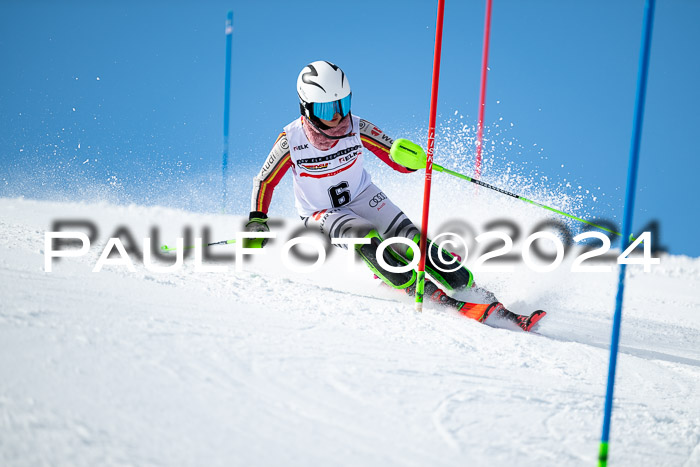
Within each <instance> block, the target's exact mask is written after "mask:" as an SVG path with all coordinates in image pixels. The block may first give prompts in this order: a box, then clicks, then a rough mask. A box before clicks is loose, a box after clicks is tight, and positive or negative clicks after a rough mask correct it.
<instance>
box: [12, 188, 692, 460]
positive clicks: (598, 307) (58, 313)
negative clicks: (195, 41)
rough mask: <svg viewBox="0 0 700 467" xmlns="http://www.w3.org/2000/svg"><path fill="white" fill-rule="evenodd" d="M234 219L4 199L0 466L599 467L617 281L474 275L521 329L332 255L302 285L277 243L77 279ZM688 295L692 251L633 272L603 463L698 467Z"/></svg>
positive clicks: (562, 275)
mask: <svg viewBox="0 0 700 467" xmlns="http://www.w3.org/2000/svg"><path fill="white" fill-rule="evenodd" d="M76 218H78V219H90V220H92V221H94V222H95V223H96V224H97V226H98V227H99V235H98V240H97V241H96V242H95V243H94V244H93V245H92V247H91V249H90V251H89V252H88V254H87V255H85V256H83V257H80V258H70V259H63V260H60V261H56V262H55V263H54V266H53V272H51V273H46V272H44V269H43V268H44V254H43V253H44V251H43V250H44V233H45V232H46V231H48V230H50V229H51V223H52V221H53V220H55V219H76ZM241 223H242V218H240V217H232V216H223V215H219V216H217V215H203V214H194V213H189V212H184V211H176V210H172V209H164V208H159V207H142V206H115V205H110V204H105V203H101V204H80V203H51V202H39V201H29V200H24V199H7V198H2V199H0V275H1V280H0V295H1V296H2V299H1V301H0V464H2V465H13V466H14V465H73V466H79V465H115V464H119V465H264V466H267V465H270V466H272V465H377V466H379V465H381V466H391V465H409V466H424V465H431V466H448V465H484V466H486V465H488V466H493V465H522V466H542V465H556V466H560V465H567V466H569V465H573V466H576V465H588V466H590V465H594V464H595V457H596V454H597V448H598V442H599V436H600V427H601V423H602V409H603V401H604V395H605V378H606V374H607V364H608V350H607V346H608V341H609V334H610V328H611V316H612V311H613V303H614V294H615V290H616V285H617V284H616V281H617V279H616V274H615V273H607V274H574V273H571V272H568V268H569V267H570V263H571V261H570V259H567V260H565V263H564V265H562V266H561V267H560V268H558V269H557V270H556V271H555V272H553V273H547V274H541V273H534V272H532V271H530V270H529V269H527V268H526V267H525V266H523V265H518V266H516V271H515V273H484V274H480V275H478V276H477V280H478V281H479V283H480V284H481V285H483V286H487V287H489V288H491V289H492V290H493V291H494V292H495V293H496V294H497V295H498V297H499V298H500V300H501V301H502V302H504V303H505V304H506V305H507V306H509V307H510V308H511V309H513V310H514V311H520V312H529V311H532V310H533V309H535V308H543V309H546V310H548V311H549V315H548V316H547V318H546V319H545V321H543V322H542V325H541V326H540V329H539V334H527V333H523V332H518V331H514V330H510V329H504V328H503V327H498V326H500V324H499V323H489V324H491V325H492V326H484V325H482V324H479V323H476V322H474V321H470V320H467V319H465V318H463V317H461V316H459V315H457V314H456V313H454V312H451V311H449V310H445V309H440V308H437V307H435V306H429V307H428V308H427V309H426V310H425V311H424V312H423V313H422V314H418V313H416V312H414V311H413V310H412V304H411V302H410V301H407V300H404V298H403V296H401V295H399V294H397V293H396V292H393V291H390V290H385V289H383V288H380V287H377V285H376V281H373V280H372V278H371V275H369V274H368V273H367V272H366V270H365V269H364V268H363V267H361V265H360V266H353V267H352V268H349V269H348V266H347V265H346V258H345V257H344V256H343V253H344V252H343V251H340V250H337V251H335V252H333V253H332V254H331V255H330V256H329V258H328V261H327V263H326V264H325V266H324V267H323V268H322V269H321V270H320V271H318V272H315V273H312V274H299V273H292V272H290V271H289V270H287V269H286V268H284V267H282V266H281V265H280V260H279V244H277V246H274V245H273V246H271V247H269V248H266V249H265V250H264V251H265V253H266V255H267V256H266V257H259V258H254V259H253V260H252V261H249V262H246V263H245V265H244V271H243V272H235V270H234V264H235V262H234V261H232V260H227V261H225V262H220V263H216V264H218V265H220V266H224V265H225V266H228V268H229V270H228V272H225V273H224V272H209V273H198V272H196V271H195V269H194V261H193V258H192V257H190V258H188V259H186V260H185V264H184V267H183V269H182V270H181V271H178V272H171V273H160V274H159V273H152V272H149V271H148V270H146V268H145V267H144V266H143V264H141V263H139V262H135V272H129V271H128V270H127V269H126V268H124V267H115V266H106V267H105V268H104V270H103V271H101V272H99V273H93V272H91V271H92V268H93V266H94V265H95V263H96V261H97V258H98V257H99V255H100V253H101V251H102V249H103V247H104V245H105V243H106V241H107V238H108V236H110V234H111V233H112V232H114V231H115V230H116V228H117V226H120V225H123V226H128V229H129V231H130V232H131V233H132V234H133V236H134V238H135V239H136V240H137V241H140V239H141V238H142V237H145V236H148V232H149V229H150V228H151V227H152V226H158V228H159V229H160V235H161V238H162V240H161V241H162V242H166V243H168V244H171V243H174V239H175V238H176V237H178V236H181V235H180V234H181V232H182V228H183V225H189V226H192V227H193V229H194V232H195V233H198V232H199V231H200V228H201V226H205V225H208V226H210V227H211V229H212V239H213V240H220V239H227V238H232V237H233V235H234V232H236V231H238V230H239V229H240V226H241ZM297 226H298V224H297V223H296V221H295V220H294V219H289V220H288V221H287V222H286V225H285V226H283V227H278V228H277V229H276V231H277V232H279V233H280V236H281V237H284V236H285V235H288V234H290V232H291V230H292V229H294V228H296V227H297ZM212 251H213V252H215V253H216V254H231V253H232V251H233V248H232V247H231V246H221V247H212ZM163 264H165V263H163ZM208 264H211V263H208ZM699 287H700V259H697V258H694V259H693V258H687V257H677V256H663V257H662V259H661V264H660V265H659V266H656V267H653V269H652V272H651V273H646V274H645V273H643V272H642V271H641V268H639V267H631V268H630V275H629V278H628V282H627V292H626V297H625V309H624V320H623V328H622V341H621V354H620V359H619V365H618V379H617V386H616V396H617V397H616V401H615V412H614V417H613V422H612V433H611V438H612V439H611V455H610V459H611V461H610V463H611V465H616V466H640V465H654V466H657V465H672V466H698V465H700V399H699V398H698V393H699V391H700V293H699V290H700V288H699ZM494 326H495V327H494Z"/></svg>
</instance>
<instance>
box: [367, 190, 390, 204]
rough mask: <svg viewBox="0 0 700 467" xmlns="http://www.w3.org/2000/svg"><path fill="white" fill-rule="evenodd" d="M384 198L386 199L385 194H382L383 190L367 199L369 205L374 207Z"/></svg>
mask: <svg viewBox="0 0 700 467" xmlns="http://www.w3.org/2000/svg"><path fill="white" fill-rule="evenodd" d="M385 199H386V195H385V194H384V192H382V191H380V192H379V193H377V194H376V195H374V198H372V199H371V200H369V207H371V208H376V207H377V205H379V203H381V202H382V201H384V200H385Z"/></svg>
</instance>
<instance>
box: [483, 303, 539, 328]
mask: <svg viewBox="0 0 700 467" xmlns="http://www.w3.org/2000/svg"><path fill="white" fill-rule="evenodd" d="M490 306H494V307H495V309H496V314H497V316H498V317H499V318H503V319H506V320H508V321H511V322H513V323H515V324H517V325H518V327H519V328H520V329H522V330H523V331H527V332H530V331H532V329H533V328H534V327H535V325H536V324H537V323H538V321H539V320H541V319H542V318H544V316H545V315H546V314H547V312H546V311H542V310H537V311H533V312H532V314H531V315H530V316H528V315H519V314H517V313H513V312H512V311H510V310H508V309H506V307H504V306H503V304H501V303H500V302H494V303H492V304H491V305H490Z"/></svg>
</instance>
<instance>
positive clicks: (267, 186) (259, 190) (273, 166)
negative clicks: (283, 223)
mask: <svg viewBox="0 0 700 467" xmlns="http://www.w3.org/2000/svg"><path fill="white" fill-rule="evenodd" d="M291 166H292V159H291V157H290V154H289V142H288V141H287V135H286V134H285V133H284V132H283V133H280V135H279V136H278V137H277V141H275V145H274V146H273V147H272V150H271V151H270V154H269V155H268V156H267V159H265V163H264V164H263V166H262V169H260V173H259V174H258V175H256V176H255V177H254V178H253V195H252V197H251V209H250V210H251V217H262V216H260V215H257V216H253V213H258V214H262V215H263V216H264V218H266V217H267V210H268V209H269V207H270V201H272V192H273V191H274V190H275V187H276V186H277V184H278V183H279V182H280V180H282V177H284V174H285V173H287V170H289V168H290V167H291Z"/></svg>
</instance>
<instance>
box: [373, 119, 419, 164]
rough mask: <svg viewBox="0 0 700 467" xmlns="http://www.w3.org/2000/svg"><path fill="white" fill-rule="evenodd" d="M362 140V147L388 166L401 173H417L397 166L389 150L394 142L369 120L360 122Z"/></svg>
mask: <svg viewBox="0 0 700 467" xmlns="http://www.w3.org/2000/svg"><path fill="white" fill-rule="evenodd" d="M360 139H361V140H362V145H363V146H364V147H366V148H367V149H369V150H370V151H372V152H373V153H374V155H375V156H377V157H378V158H380V159H381V160H382V161H383V162H384V163H385V164H386V165H388V166H389V167H391V168H392V169H394V170H396V171H397V172H401V173H411V172H415V170H413V169H409V168H406V167H404V166H402V165H399V164H397V163H396V162H394V161H392V160H391V157H389V150H390V149H391V145H392V144H393V143H394V140H393V139H391V138H390V137H389V136H388V135H386V134H384V132H383V131H382V130H380V129H379V128H377V127H376V126H374V125H373V124H372V123H370V122H368V121H367V120H364V119H361V120H360Z"/></svg>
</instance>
